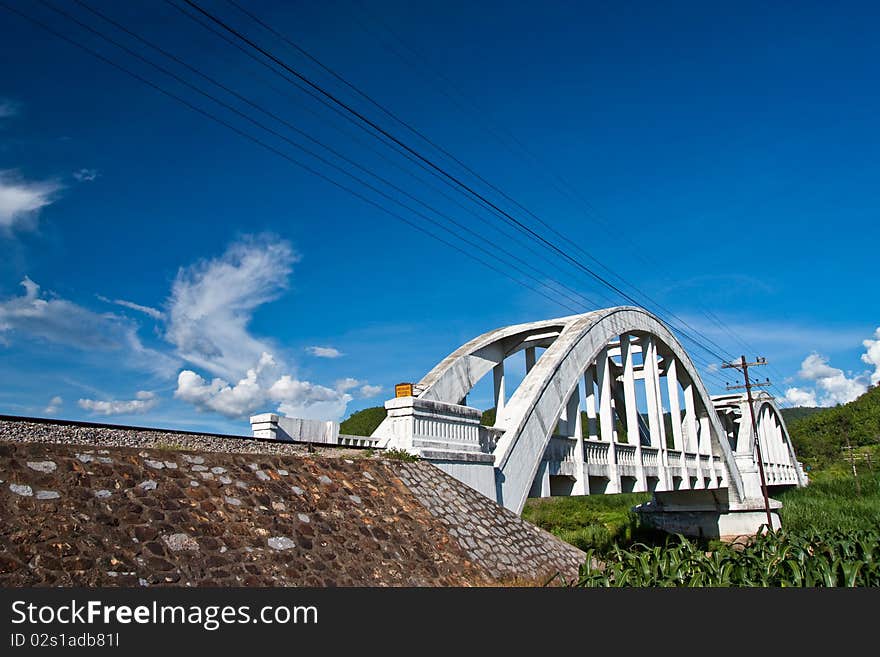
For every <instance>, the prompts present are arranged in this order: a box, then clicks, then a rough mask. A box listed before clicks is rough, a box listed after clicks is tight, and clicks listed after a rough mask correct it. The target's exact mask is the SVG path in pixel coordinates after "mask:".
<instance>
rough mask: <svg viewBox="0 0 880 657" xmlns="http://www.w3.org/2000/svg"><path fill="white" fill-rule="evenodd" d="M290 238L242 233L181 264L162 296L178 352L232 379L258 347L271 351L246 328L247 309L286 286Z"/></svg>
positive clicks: (291, 258) (255, 358) (260, 351)
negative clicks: (214, 251)
mask: <svg viewBox="0 0 880 657" xmlns="http://www.w3.org/2000/svg"><path fill="white" fill-rule="evenodd" d="M297 260H298V256H297V255H296V254H295V253H294V251H293V248H292V247H291V245H290V243H289V242H287V241H284V240H280V239H277V238H274V237H272V236H268V235H262V236H257V237H245V238H242V239H241V240H239V241H237V242H235V243H234V244H232V245H231V246H230V247H229V248H228V249H227V251H226V253H224V254H223V255H222V256H220V257H219V258H213V259H210V260H202V261H199V262H197V263H196V264H194V265H191V266H189V267H184V268H181V269H180V270H179V271H178V273H177V278H176V279H175V281H174V284H173V286H172V289H171V297H170V299H169V302H168V327H167V330H166V338H167V339H168V341H169V342H170V343H171V344H173V345H174V346H175V347H176V348H177V352H178V354H179V355H180V356H181V357H182V358H184V359H185V360H188V361H189V362H191V363H193V364H194V365H197V366H198V367H200V368H203V369H205V370H208V371H209V372H211V373H212V374H216V375H217V376H221V377H224V378H226V379H227V380H237V379H238V378H240V377H241V376H243V375H244V374H245V373H246V372H247V370H248V369H249V368H251V367H253V365H254V363H256V362H258V361H259V359H260V356H261V354H263V353H264V352H268V353H273V352H274V351H276V350H275V349H274V348H273V347H272V345H271V344H270V343H269V342H268V341H267V340H264V339H259V338H257V337H255V336H253V335H252V334H251V333H250V331H249V330H248V325H249V324H250V321H251V317H252V316H253V312H254V310H255V309H256V308H258V307H259V306H261V305H263V304H265V303H268V302H269V301H273V300H274V299H277V298H278V296H279V295H280V294H281V293H282V292H283V291H284V290H285V289H286V287H287V285H288V277H289V275H290V273H291V270H292V266H293V263H294V262H296V261H297Z"/></svg>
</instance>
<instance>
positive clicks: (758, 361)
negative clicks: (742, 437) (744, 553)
mask: <svg viewBox="0 0 880 657" xmlns="http://www.w3.org/2000/svg"><path fill="white" fill-rule="evenodd" d="M766 364H767V359H766V358H761V357H757V358H755V362H754V363H748V362H746V357H745V356H740V360H739V362H738V363H737V362H735V361H734V362H732V363H723V364H722V365H721V367H722V368H724V369H727V368H733V369H737V370H740V371H741V372H742V374H743V378H744V379H745V382H746V383H745V385H742V386H727V389H728V390H742V389H745V391H746V397H747V398H748V401H749V416H750V417H751V419H752V435H753V436H754V437H755V453H756V456H757V459H758V472H760V473H761V492H762V493H763V494H764V510H765V511H766V512H767V529H768V530H769V531H771V532H772V531H773V517H772V516H771V515H770V497H769V496H768V495H767V479H766V478H765V477H764V459H763V457H762V456H761V441H760V440H759V439H758V423H757V421H756V420H755V404H754V402H753V400H752V388H764V387H767V386H769V385H770V379H767V380H766V381H765V382H764V383H752V382H751V381H750V380H749V368H750V367H757V366H758V365H766Z"/></svg>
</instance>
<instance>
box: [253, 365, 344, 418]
mask: <svg viewBox="0 0 880 657" xmlns="http://www.w3.org/2000/svg"><path fill="white" fill-rule="evenodd" d="M269 397H270V398H271V399H272V400H273V401H275V402H279V405H278V412H279V413H283V414H284V415H287V416H289V417H301V418H305V419H309V420H339V419H340V418H342V415H343V414H344V413H345V409H346V407H347V406H348V402H350V401H351V400H352V399H353V398H352V396H351V395H350V394H348V393H347V392H345V391H344V390H340V389H338V388H337V389H333V388H327V387H326V386H321V385H317V384H314V383H310V382H308V381H297V380H296V379H294V378H292V377H291V376H289V375H284V376H282V377H281V378H280V379H278V380H277V381H276V382H275V383H273V384H272V387H271V388H270V389H269Z"/></svg>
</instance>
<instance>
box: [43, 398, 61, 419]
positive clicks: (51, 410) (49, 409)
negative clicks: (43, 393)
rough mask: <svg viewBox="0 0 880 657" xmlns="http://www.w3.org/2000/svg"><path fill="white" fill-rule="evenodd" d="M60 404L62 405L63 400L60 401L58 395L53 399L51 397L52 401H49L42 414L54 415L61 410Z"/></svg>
mask: <svg viewBox="0 0 880 657" xmlns="http://www.w3.org/2000/svg"><path fill="white" fill-rule="evenodd" d="M62 404H64V400H63V399H61V397H59V396H58V395H55V396H54V397H52V399H50V400H49V404H48V405H47V406H46V408H44V409H43V413H46V414H48V415H55V413H57V412H58V411H59V410H61V406H62Z"/></svg>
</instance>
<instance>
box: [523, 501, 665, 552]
mask: <svg viewBox="0 0 880 657" xmlns="http://www.w3.org/2000/svg"><path fill="white" fill-rule="evenodd" d="M649 499H651V496H650V495H649V494H647V493H626V494H622V495H589V496H584V497H545V498H540V499H529V500H527V501H526V505H525V508H523V513H522V516H523V518H524V519H526V520H528V521H529V522H531V523H532V524H535V525H538V527H541V528H542V529H546V530H547V531H549V532H551V533H552V534H554V535H556V536H558V537H559V538H561V539H562V540H563V541H566V542H567V543H571V544H572V545H574V546H576V547H579V548H580V549H582V550H587V549H589V548H594V549H596V550H598V551H605V550H609V549H610V548H611V547H612V546H613V545H615V544H619V543H626V542H629V541H631V540H633V539H634V537H636V536H640V535H641V534H642V529H641V527H640V525H639V522H638V518H637V516H636V515H635V514H634V513H633V512H632V511H631V509H632V507H634V506H636V505H638V504H641V503H643V502H647V501H648V500H649Z"/></svg>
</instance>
